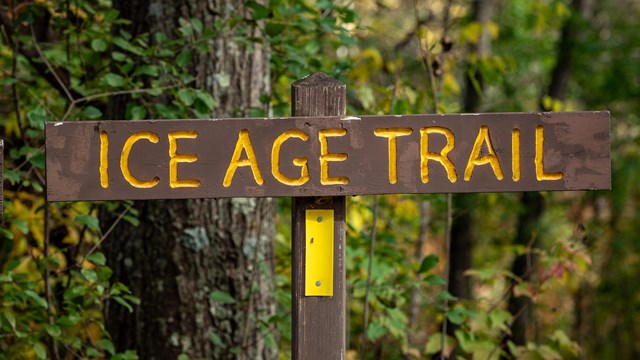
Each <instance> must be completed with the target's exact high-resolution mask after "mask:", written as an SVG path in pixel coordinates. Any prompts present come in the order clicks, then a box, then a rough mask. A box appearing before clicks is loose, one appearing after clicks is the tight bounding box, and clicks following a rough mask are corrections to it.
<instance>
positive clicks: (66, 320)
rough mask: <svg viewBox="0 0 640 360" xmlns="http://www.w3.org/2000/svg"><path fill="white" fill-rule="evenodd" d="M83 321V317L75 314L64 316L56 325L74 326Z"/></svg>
mask: <svg viewBox="0 0 640 360" xmlns="http://www.w3.org/2000/svg"><path fill="white" fill-rule="evenodd" d="M80 320H82V317H81V316H80V315H78V314H77V313H75V312H72V313H70V314H69V315H67V316H63V317H61V318H60V319H58V321H56V323H58V324H60V325H62V326H73V325H75V324H77V323H79V322H80Z"/></svg>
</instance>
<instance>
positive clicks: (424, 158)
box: [420, 126, 458, 184]
mask: <svg viewBox="0 0 640 360" xmlns="http://www.w3.org/2000/svg"><path fill="white" fill-rule="evenodd" d="M429 134H440V135H444V137H445V138H446V139H447V144H446V145H445V146H444V147H443V148H442V150H441V151H440V152H439V153H434V152H430V151H429ZM454 146H455V138H454V136H453V133H452V132H451V130H449V129H447V128H444V127H439V126H433V127H426V128H422V129H420V176H421V177H422V182H423V183H425V184H426V183H428V182H429V160H434V161H437V162H439V163H440V164H441V165H442V166H443V167H444V169H445V170H446V171H447V178H449V181H450V182H452V183H455V182H456V181H458V174H456V168H455V167H454V166H453V163H452V162H451V160H449V156H448V155H449V152H450V151H451V150H453V147H454Z"/></svg>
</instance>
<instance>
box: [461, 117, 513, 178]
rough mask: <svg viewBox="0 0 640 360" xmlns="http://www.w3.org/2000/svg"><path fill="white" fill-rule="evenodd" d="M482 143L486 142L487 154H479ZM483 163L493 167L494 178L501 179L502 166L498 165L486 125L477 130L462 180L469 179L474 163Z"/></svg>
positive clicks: (502, 176)
mask: <svg viewBox="0 0 640 360" xmlns="http://www.w3.org/2000/svg"><path fill="white" fill-rule="evenodd" d="M483 143H486V144H487V151H489V154H487V155H483V156H480V151H481V150H482V144H483ZM484 164H490V165H491V169H493V173H494V174H495V175H496V179H498V180H502V179H503V178H504V175H503V173H502V168H501V167H500V161H498V157H497V156H496V152H495V151H494V150H493V145H491V137H490V136H489V128H488V127H487V126H486V125H482V126H481V127H480V131H478V136H477V137H476V142H475V143H474V144H473V150H471V155H470V156H469V161H468V162H467V168H466V169H465V171H464V180H465V181H469V180H471V176H472V175H473V168H474V167H475V166H476V165H484Z"/></svg>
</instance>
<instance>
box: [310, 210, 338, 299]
mask: <svg viewBox="0 0 640 360" xmlns="http://www.w3.org/2000/svg"><path fill="white" fill-rule="evenodd" d="M305 238H306V240H305V244H306V246H305V266H304V294H305V296H333V248H334V241H335V240H334V232H333V210H319V209H313V210H306V211H305Z"/></svg>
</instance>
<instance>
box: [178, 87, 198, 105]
mask: <svg viewBox="0 0 640 360" xmlns="http://www.w3.org/2000/svg"><path fill="white" fill-rule="evenodd" d="M177 96H178V99H180V101H182V103H183V104H185V105H186V106H191V105H193V101H194V100H195V97H194V96H193V91H192V90H191V89H180V90H178V94H177Z"/></svg>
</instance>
